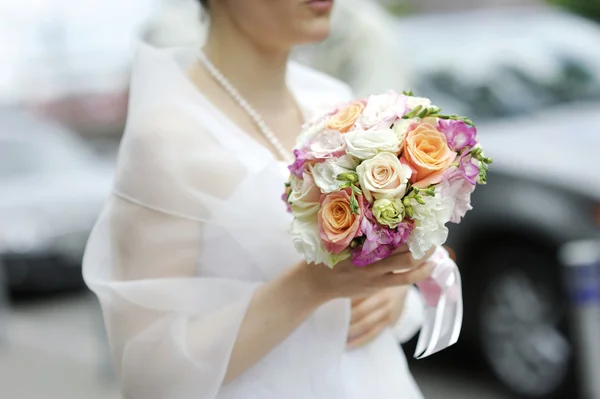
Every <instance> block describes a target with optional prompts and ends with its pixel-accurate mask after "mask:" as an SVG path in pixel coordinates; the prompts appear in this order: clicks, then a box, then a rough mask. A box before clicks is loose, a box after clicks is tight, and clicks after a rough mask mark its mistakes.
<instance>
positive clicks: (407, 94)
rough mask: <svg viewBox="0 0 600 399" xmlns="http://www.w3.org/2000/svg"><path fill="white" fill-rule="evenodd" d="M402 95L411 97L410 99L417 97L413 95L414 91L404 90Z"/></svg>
mask: <svg viewBox="0 0 600 399" xmlns="http://www.w3.org/2000/svg"><path fill="white" fill-rule="evenodd" d="M402 94H404V95H405V96H409V97H414V96H415V95H414V94H413V92H412V90H404V91H403V92H402Z"/></svg>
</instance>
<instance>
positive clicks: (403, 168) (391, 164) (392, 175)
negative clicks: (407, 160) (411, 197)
mask: <svg viewBox="0 0 600 399" xmlns="http://www.w3.org/2000/svg"><path fill="white" fill-rule="evenodd" d="M356 173H357V174H358V181H359V182H360V188H361V189H362V191H363V194H364V196H365V198H366V199H367V201H369V202H373V198H375V199H379V198H396V197H402V196H404V194H406V187H407V184H408V179H409V178H410V175H411V174H412V170H411V169H410V166H408V165H404V164H402V163H400V160H399V159H398V157H397V156H396V155H395V154H392V153H391V152H380V153H379V154H377V155H375V156H374V157H373V158H371V159H367V160H366V161H363V162H362V163H361V164H360V165H358V167H357V168H356Z"/></svg>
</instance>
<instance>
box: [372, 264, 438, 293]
mask: <svg viewBox="0 0 600 399" xmlns="http://www.w3.org/2000/svg"><path fill="white" fill-rule="evenodd" d="M434 268H435V262H432V261H427V262H426V263H424V264H423V265H421V266H419V267H417V268H416V269H413V270H410V271H407V272H401V273H393V272H390V273H387V274H386V275H384V276H382V278H381V284H382V285H383V286H384V287H393V286H398V285H412V284H416V283H418V282H420V281H423V280H426V279H427V278H428V277H429V276H431V272H433V269H434Z"/></svg>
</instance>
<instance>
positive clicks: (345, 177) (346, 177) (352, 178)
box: [337, 172, 358, 183]
mask: <svg viewBox="0 0 600 399" xmlns="http://www.w3.org/2000/svg"><path fill="white" fill-rule="evenodd" d="M337 180H339V181H349V182H352V183H356V182H357V181H358V175H357V174H356V173H355V172H344V173H340V174H339V175H337Z"/></svg>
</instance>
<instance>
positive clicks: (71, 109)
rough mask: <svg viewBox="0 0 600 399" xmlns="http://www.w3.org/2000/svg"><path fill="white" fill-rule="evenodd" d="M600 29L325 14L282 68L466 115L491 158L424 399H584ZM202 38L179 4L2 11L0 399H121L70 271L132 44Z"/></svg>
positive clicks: (585, 24) (554, 4)
mask: <svg viewBox="0 0 600 399" xmlns="http://www.w3.org/2000/svg"><path fill="white" fill-rule="evenodd" d="M599 22H600V0H549V1H544V0H381V1H375V0H338V1H337V5H336V9H335V12H334V16H333V32H332V35H331V37H330V38H329V39H327V40H326V41H325V42H323V43H321V44H319V45H316V46H308V47H305V48H299V49H297V51H296V52H295V53H294V55H293V56H294V58H295V59H297V60H298V61H299V62H302V63H306V64H309V65H312V66H313V67H315V68H318V69H320V70H323V71H325V72H327V73H329V74H331V75H334V76H335V77H337V78H339V79H342V80H344V81H346V82H348V83H349V84H350V85H351V86H352V88H353V89H354V91H355V92H356V94H357V95H365V94H367V93H370V92H377V91H382V90H386V89H389V88H392V89H395V90H397V91H401V90H404V89H412V90H413V91H414V92H415V94H417V95H422V96H427V97H431V98H433V99H434V102H435V103H436V104H437V105H439V106H442V107H443V108H444V109H445V110H448V111H450V112H458V113H461V114H464V115H468V116H469V117H471V119H473V121H474V122H475V123H476V124H477V125H478V129H479V132H480V136H481V140H482V142H483V145H484V148H485V149H486V152H487V155H489V156H491V157H493V158H494V165H492V169H491V173H490V175H489V177H488V182H489V183H488V185H487V186H485V187H481V188H480V189H478V190H477V191H476V193H475V195H474V198H473V205H474V210H473V211H471V212H470V213H469V214H468V215H467V217H466V218H465V219H464V221H463V223H462V224H461V225H459V226H453V227H452V231H451V235H450V240H449V245H450V246H451V247H452V248H453V249H454V251H455V252H456V256H457V259H458V263H459V265H460V267H461V269H462V273H463V278H464V289H465V294H464V296H465V312H466V313H465V323H464V328H463V334H462V336H461V341H460V343H459V344H458V345H456V346H455V347H452V348H450V349H448V350H446V351H444V352H443V353H441V354H439V355H435V356H433V357H431V358H427V359H425V360H420V361H412V367H413V369H414V372H415V375H416V378H417V380H418V382H419V384H420V385H421V387H422V389H423V391H424V394H425V396H426V397H427V398H428V399H436V398H440V399H442V398H444V399H446V398H456V399H467V398H486V399H487V398H490V399H493V398H535V399H549V398H568V399H572V398H573V399H576V398H587V399H600V392H599V391H600V389H599V381H600V378H598V377H600V271H599V270H600V266H599V265H600V244H598V242H599V241H598V240H600V166H599V160H600V23H599ZM205 23H206V18H205V17H203V16H201V14H200V11H199V9H198V7H197V4H196V1H193V0H170V1H168V0H128V1H127V2H123V1H116V0H103V1H95V0H77V1H75V0H19V1H9V0H1V1H0V293H1V294H0V397H2V398H11V399H12V398H15V399H59V398H60V399H71V398H73V399H75V398H77V399H80V398H87V399H113V398H119V397H120V396H119V394H118V389H117V386H116V383H115V381H114V375H113V373H112V365H111V360H110V355H109V350H108V347H107V343H106V339H105V336H104V330H103V324H102V323H103V321H102V317H101V314H100V309H99V307H98V304H97V302H96V300H95V298H94V297H93V296H92V295H91V294H90V293H89V292H87V290H86V289H85V287H84V285H83V282H82V279H81V257H82V253H83V249H84V246H85V242H86V240H87V236H88V234H89V231H90V229H91V227H92V225H93V223H94V221H95V219H96V217H97V215H98V213H99V211H100V209H101V207H102V204H103V202H104V200H105V199H106V198H107V196H108V193H109V191H110V187H111V181H112V174H113V170H114V165H115V157H116V152H117V148H118V143H119V139H120V136H121V134H122V132H123V128H124V124H125V119H126V113H127V97H128V79H129V68H130V65H131V61H132V57H133V54H134V50H135V45H136V43H137V41H138V40H144V41H148V42H150V43H152V44H154V45H156V46H172V45H197V44H198V43H199V42H200V41H201V40H202V37H203V35H204V31H205V26H204V24H205ZM356 49H360V51H357V50H356ZM372 60H376V61H375V62H373V61H372ZM411 345H414V343H412V344H409V345H407V347H406V350H407V354H408V355H409V356H411V355H412V349H413V348H411Z"/></svg>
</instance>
